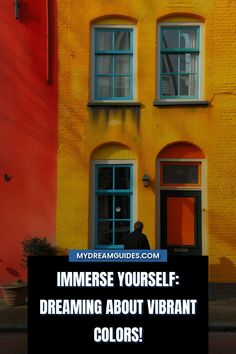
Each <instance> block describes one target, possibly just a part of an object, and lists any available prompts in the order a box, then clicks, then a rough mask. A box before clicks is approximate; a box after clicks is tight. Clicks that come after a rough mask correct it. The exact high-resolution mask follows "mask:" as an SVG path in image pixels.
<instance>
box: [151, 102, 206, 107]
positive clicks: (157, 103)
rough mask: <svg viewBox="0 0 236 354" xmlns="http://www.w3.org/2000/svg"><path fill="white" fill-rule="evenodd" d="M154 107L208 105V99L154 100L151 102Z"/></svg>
mask: <svg viewBox="0 0 236 354" xmlns="http://www.w3.org/2000/svg"><path fill="white" fill-rule="evenodd" d="M153 105H154V106H156V107H163V106H209V101H200V100H199V101H190V100H189V101H187V100H185V101H182V100H181V101H158V100H157V101H155V102H154V103H153Z"/></svg>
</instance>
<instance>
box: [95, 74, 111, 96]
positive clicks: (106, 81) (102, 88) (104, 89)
mask: <svg viewBox="0 0 236 354" xmlns="http://www.w3.org/2000/svg"><path fill="white" fill-rule="evenodd" d="M97 95H98V97H104V98H109V97H112V96H113V92H112V77H107V76H99V77H97Z"/></svg>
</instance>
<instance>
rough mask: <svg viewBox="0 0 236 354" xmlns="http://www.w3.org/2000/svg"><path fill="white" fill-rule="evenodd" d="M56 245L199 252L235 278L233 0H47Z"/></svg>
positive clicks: (217, 276)
mask: <svg viewBox="0 0 236 354" xmlns="http://www.w3.org/2000/svg"><path fill="white" fill-rule="evenodd" d="M57 11H58V43H59V127H58V185H57V236H56V237H57V243H58V245H60V246H62V247H66V248H68V249H87V248H103V249H104V248H122V239H123V236H124V234H125V233H127V232H128V231H129V230H131V229H132V227H133V223H134V221H136V220H141V221H142V222H143V223H144V232H145V234H146V235H147V236H148V239H149V241H150V246H151V248H152V249H158V248H167V249H168V250H169V251H170V253H171V254H179V255H188V254H195V255H208V256H209V280H210V281H212V282H235V281H236V272H235V267H236V183H235V180H236V169H235V160H236V46H235V36H236V24H235V13H236V3H233V2H229V1H226V0H208V1H207V2H206V1H203V0H176V1H175V0H171V1H170V0H161V1H152V0H145V1H144V0H138V1H133V0H120V1H111V0H90V1H84V0H80V1H79V3H78V1H76V0H74V1H70V2H68V1H67V0H60V1H58V10H57Z"/></svg>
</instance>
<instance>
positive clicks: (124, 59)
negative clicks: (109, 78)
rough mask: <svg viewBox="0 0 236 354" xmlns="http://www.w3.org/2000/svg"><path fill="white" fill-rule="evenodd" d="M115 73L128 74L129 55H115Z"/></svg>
mask: <svg viewBox="0 0 236 354" xmlns="http://www.w3.org/2000/svg"><path fill="white" fill-rule="evenodd" d="M114 60H115V74H122V75H130V55H115V57H114Z"/></svg>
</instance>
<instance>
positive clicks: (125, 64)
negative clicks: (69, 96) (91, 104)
mask: <svg viewBox="0 0 236 354" xmlns="http://www.w3.org/2000/svg"><path fill="white" fill-rule="evenodd" d="M133 56H134V48H133V29H132V28H126V27H124V28H117V27H106V28H104V27H95V28H94V83H93V84H94V99H95V100H105V101H109V100H133V96H134V94H133V79H134V74H133Z"/></svg>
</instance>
